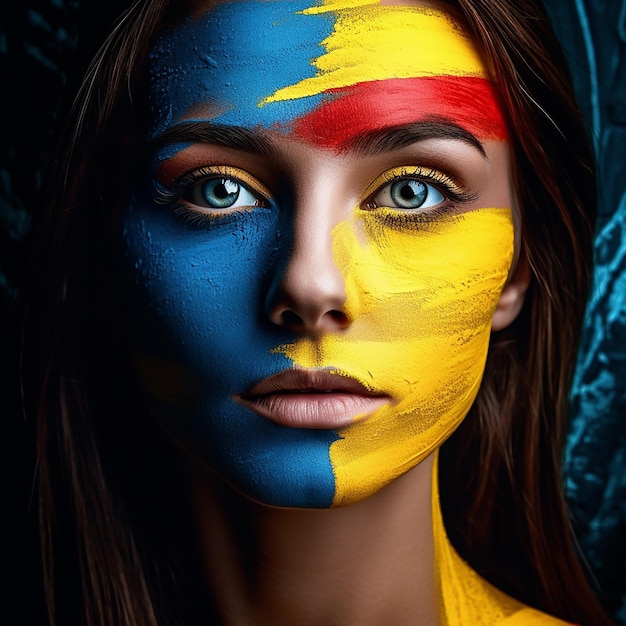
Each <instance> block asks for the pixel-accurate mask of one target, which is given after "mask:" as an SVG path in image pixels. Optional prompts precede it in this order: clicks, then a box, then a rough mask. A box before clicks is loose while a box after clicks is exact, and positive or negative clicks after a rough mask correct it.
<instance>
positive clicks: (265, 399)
mask: <svg viewBox="0 0 626 626" xmlns="http://www.w3.org/2000/svg"><path fill="white" fill-rule="evenodd" d="M150 76H151V102H152V113H153V126H152V131H151V136H150V138H149V146H148V147H149V152H150V154H151V176H150V181H149V183H148V184H146V185H144V186H140V185H138V188H137V191H136V194H135V195H134V198H133V200H132V202H131V203H130V205H129V206H128V207H127V210H126V211H125V214H124V220H123V224H124V227H123V228H124V230H123V239H124V242H125V254H126V259H127V261H128V267H129V269H130V274H131V277H132V281H131V285H130V286H131V289H130V295H129V320H130V328H131V336H132V340H133V342H134V345H135V354H136V362H137V371H138V375H139V378H140V382H141V384H142V387H143V389H144V390H145V395H146V399H147V401H148V403H149V406H150V408H151V410H152V411H153V412H154V414H155V416H156V417H157V418H158V419H159V420H160V421H161V423H162V424H163V426H164V427H165V428H166V429H167V430H168V431H169V432H170V433H171V435H172V436H173V437H174V438H175V439H176V441H178V442H179V443H180V444H181V445H182V446H183V447H185V448H187V449H188V450H189V451H190V452H191V453H192V454H193V455H195V456H196V457H198V458H199V459H201V460H202V461H204V462H205V463H206V464H207V465H208V466H209V467H210V468H211V469H212V470H214V471H215V472H216V473H217V474H218V475H220V476H221V477H222V478H223V479H224V480H226V481H228V482H229V483H230V484H231V485H233V486H234V487H235V488H236V489H238V490H240V491H241V492H243V493H244V494H246V495H247V496H249V497H250V498H252V499H255V500H257V501H260V502H263V503H265V504H269V505H275V506H289V507H329V506H340V505H345V504H350V503H353V502H357V501H359V500H362V499H363V498H366V497H368V496H369V495H370V494H372V493H374V492H376V491H377V490H379V489H381V488H382V487H384V486H385V485H387V484H389V482H391V481H392V480H394V479H395V478H396V477H398V476H400V475H402V474H403V473H405V472H406V471H408V470H409V469H411V468H413V467H415V466H416V465H417V464H418V463H419V462H420V461H421V460H422V459H423V458H425V457H426V456H427V455H428V454H430V453H431V452H432V451H433V450H434V449H436V448H437V447H438V446H439V445H440V444H441V443H442V442H443V441H444V440H445V439H446V438H447V437H448V436H449V435H450V434H451V433H452V432H453V430H454V429H455V428H456V427H457V425H458V424H459V423H460V421H461V420H462V419H463V418H464V416H465V415H466V414H467V412H468V410H469V408H470V407H471V405H472V402H473V401H474V398H475V396H476V393H477V391H478V388H479V386H480V382H481V377H482V372H483V367H484V362H485V358H486V353H487V347H488V341H489V335H490V325H491V318H492V315H493V312H494V310H495V307H496V305H497V303H498V299H499V296H500V293H501V290H502V288H503V286H504V283H505V281H506V278H507V274H508V271H509V268H510V264H511V259H512V254H513V227H512V220H511V210H510V206H511V197H510V181H509V160H508V147H507V143H506V130H505V125H504V122H503V120H502V116H501V112H500V110H499V108H498V104H497V100H496V97H495V95H494V93H493V90H492V86H491V83H490V81H489V80H488V78H487V72H486V69H485V67H484V66H483V64H482V63H481V60H480V58H479V56H478V54H477V53H476V50H475V49H474V47H473V46H472V43H471V41H470V40H469V39H468V38H467V37H465V36H464V34H463V32H462V31H461V29H460V28H459V27H458V25H457V24H455V23H454V22H453V21H451V19H449V18H448V17H447V16H446V15H445V14H444V13H441V12H439V11H435V10H433V9H425V8H420V7H415V6H410V7H409V6H401V7H390V6H380V5H379V4H378V3H376V2H366V1H364V0H360V1H359V0H352V1H345V2H330V1H329V2H324V3H321V4H320V5H319V6H317V5H316V6H310V4H309V3H308V2H297V1H296V2H294V1H289V2H286V1H276V2H267V1H258V2H236V3H225V4H221V5H219V6H217V8H215V9H213V10H212V11H211V12H210V13H208V14H205V15H201V16H199V17H196V18H194V19H192V20H189V21H188V22H185V23H184V24H182V25H180V26H178V27H177V28H176V29H175V30H174V31H172V32H171V33H169V34H167V35H165V36H164V37H163V38H162V39H161V40H160V41H159V42H158V44H157V45H156V46H155V48H154V50H153V51H152V53H151V66H150Z"/></svg>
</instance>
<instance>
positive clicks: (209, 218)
mask: <svg viewBox="0 0 626 626" xmlns="http://www.w3.org/2000/svg"><path fill="white" fill-rule="evenodd" d="M220 177H221V178H224V179H227V180H230V181H232V182H234V183H236V184H238V185H240V186H241V187H242V188H243V189H245V190H246V191H247V192H248V193H250V194H252V195H253V196H255V197H256V198H257V204H255V205H253V206H255V207H267V206H269V204H270V197H271V194H270V192H269V191H268V190H267V189H265V188H264V187H263V186H262V185H261V184H260V183H259V182H258V181H257V180H255V179H254V178H253V177H252V176H250V175H249V174H248V173H247V172H245V171H243V170H240V169H239V168H236V167H231V166H228V165H210V166H203V167H200V168H197V169H193V170H189V171H187V172H184V173H183V174H181V175H180V176H178V177H177V178H176V179H175V180H174V181H173V182H172V183H171V184H170V185H161V184H159V183H156V184H155V190H154V196H155V197H154V200H155V202H156V204H160V205H163V206H169V207H170V208H171V209H172V210H173V213H174V215H176V216H178V217H180V218H182V219H183V221H184V222H185V223H188V224H190V225H192V226H200V225H202V224H204V223H206V222H214V221H215V220H220V221H222V220H224V219H228V218H230V217H232V216H235V215H237V214H241V213H244V212H245V210H242V209H243V207H242V208H238V207H236V208H234V209H231V210H229V209H228V208H225V209H224V210H222V211H220V210H215V212H213V211H211V209H210V208H208V207H207V208H205V207H196V208H191V207H190V206H189V204H193V203H192V202H191V201H189V200H185V199H184V195H185V194H186V193H189V192H190V191H192V190H193V189H194V187H196V186H197V185H199V184H200V183H202V182H209V181H210V180H212V179H219V178H220ZM246 208H247V207H246Z"/></svg>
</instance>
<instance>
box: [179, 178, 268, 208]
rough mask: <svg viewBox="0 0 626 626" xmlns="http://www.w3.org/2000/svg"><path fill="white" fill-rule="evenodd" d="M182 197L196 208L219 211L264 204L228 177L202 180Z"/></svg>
mask: <svg viewBox="0 0 626 626" xmlns="http://www.w3.org/2000/svg"><path fill="white" fill-rule="evenodd" d="M182 197H183V199H184V200H186V201H187V202H190V203H192V204H195V205H196V206H199V207H203V208H206V209H217V210H219V209H235V208H239V207H253V206H259V204H260V203H261V202H262V201H261V200H260V198H259V197H258V196H256V195H254V194H253V193H252V192H251V191H249V190H248V189H247V188H246V187H245V186H244V185H242V184H241V183H240V182H238V181H237V180H233V179H232V178H226V177H217V178H208V179H204V180H201V181H200V182H198V183H197V184H195V185H193V186H192V187H190V188H189V189H188V190H187V191H186V192H185V193H184V194H183V196H182Z"/></svg>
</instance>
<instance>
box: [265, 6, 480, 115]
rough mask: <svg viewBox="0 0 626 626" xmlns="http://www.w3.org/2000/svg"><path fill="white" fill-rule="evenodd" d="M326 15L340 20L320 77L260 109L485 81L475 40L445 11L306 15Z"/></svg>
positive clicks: (319, 64)
mask: <svg viewBox="0 0 626 626" xmlns="http://www.w3.org/2000/svg"><path fill="white" fill-rule="evenodd" d="M364 5H367V6H364ZM344 7H348V8H347V9H344ZM326 11H335V12H337V18H336V22H335V28H334V31H333V33H332V34H331V35H330V36H329V37H328V38H326V39H325V40H324V41H323V42H322V44H323V46H324V47H325V49H326V53H325V54H323V55H321V56H320V57H318V58H317V59H315V60H314V61H313V65H314V66H315V67H316V68H317V73H316V75H315V76H313V77H311V78H306V79H304V80H302V81H300V82H299V83H296V84H295V85H290V86H287V87H284V88H282V89H279V90H277V91H276V92H275V93H273V94H272V95H270V96H268V97H267V98H265V99H264V100H262V101H261V103H260V104H261V105H262V104H266V103H269V102H277V101H280V100H292V99H294V98H303V97H306V96H311V95H316V94H319V93H322V92H323V91H326V90H328V89H336V88H339V87H346V86H349V85H355V84H357V83H361V82H365V81H372V80H386V79H389V78H417V77H420V76H441V75H448V76H480V77H485V76H486V73H485V69H484V65H483V64H482V62H481V60H480V57H479V56H478V53H477V51H476V49H475V48H474V46H473V44H472V42H471V40H470V39H469V38H468V37H466V36H465V35H464V34H463V33H462V32H461V30H460V29H459V27H458V26H457V25H456V24H455V23H454V22H453V21H451V19H450V18H449V17H448V16H446V14H445V13H442V12H441V11H436V10H434V9H426V8H423V7H388V6H378V5H373V3H367V2H331V3H328V4H327V5H324V6H321V7H313V8H311V9H308V10H306V11H303V13H310V14H311V13H322V12H326Z"/></svg>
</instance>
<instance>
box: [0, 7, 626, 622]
mask: <svg viewBox="0 0 626 626" xmlns="http://www.w3.org/2000/svg"><path fill="white" fill-rule="evenodd" d="M89 4H91V6H89ZM125 5H126V3H125V2H122V1H121V0H115V1H108V2H97V3H86V2H83V3H81V2H80V0H3V4H2V5H1V11H2V13H1V15H0V17H1V20H0V67H1V74H0V77H1V80H2V85H1V88H2V93H1V96H0V98H1V99H0V102H1V104H2V108H1V109H0V111H1V115H0V120H1V121H0V138H1V151H0V366H2V367H3V370H4V371H3V372H1V373H0V380H2V387H1V388H0V389H1V390H2V401H1V403H0V415H2V416H5V417H6V418H8V420H9V422H10V424H11V431H10V434H9V437H8V438H7V440H8V443H9V456H8V458H9V459H10V473H9V478H10V490H9V492H10V502H9V507H10V520H11V524H10V532H9V535H8V542H7V543H8V547H9V552H10V560H9V571H8V576H9V578H10V579H11V580H12V584H11V585H9V587H8V589H9V593H10V595H11V603H10V606H11V607H12V611H13V614H14V617H13V618H12V619H11V621H10V622H5V623H10V624H24V625H29V626H30V625H33V626H36V625H38V624H41V623H42V613H41V590H40V587H39V586H38V571H39V566H40V564H39V560H38V557H37V555H36V551H35V537H36V534H35V531H36V523H35V520H34V519H33V513H32V506H31V484H32V481H33V474H34V468H35V459H34V455H33V451H32V444H31V437H32V424H31V423H30V422H29V421H26V420H25V419H24V418H23V415H22V412H21V410H20V397H19V384H18V377H17V372H18V346H19V333H18V327H17V325H16V303H17V299H18V296H19V293H20V287H21V285H22V284H23V283H22V281H23V275H24V269H25V267H26V264H27V258H26V250H25V247H26V246H25V241H26V238H27V236H28V233H29V229H30V224H31V219H32V216H33V215H34V212H35V211H37V209H38V206H39V204H40V203H41V201H42V198H41V189H40V184H41V180H42V175H43V173H44V172H45V168H46V166H47V164H48V163H49V160H50V155H51V150H52V148H53V143H54V137H55V132H56V126H55V124H56V120H57V119H58V118H59V113H60V112H61V111H62V110H63V109H64V108H65V107H66V106H67V102H66V93H68V92H71V89H72V87H73V76H74V75H75V73H76V72H80V71H82V70H83V69H84V67H85V65H86V63H87V61H88V59H89V58H90V57H91V55H92V54H93V52H94V51H95V48H96V47H97V45H99V43H100V42H101V41H102V37H103V33H104V32H106V31H107V30H108V29H109V28H110V26H111V24H112V22H113V21H114V19H115V17H116V16H117V15H118V14H119V13H120V12H121V10H122V9H123V8H124V6H125ZM546 8H547V9H548V12H549V14H550V16H551V18H552V20H553V23H554V26H555V29H556V31H557V34H558V36H559V37H560V39H561V41H562V43H563V45H564V47H565V50H566V53H567V55H568V58H569V59H570V63H571V67H572V72H573V75H574V78H575V86H576V90H577V93H578V97H579V100H580V103H581V106H582V107H583V110H584V113H585V116H586V118H587V121H588V124H589V128H590V131H591V133H592V137H593V139H594V142H595V146H596V151H597V162H598V169H599V176H600V181H599V182H600V184H599V202H600V220H599V224H598V229H597V234H596V257H597V269H596V276H595V286H594V290H593V294H592V296H591V298H590V300H589V303H588V315H587V322H586V328H585V335H584V341H583V345H582V347H581V350H580V353H579V364H578V370H577V374H576V379H575V385H574V389H573V392H572V407H571V424H570V432H569V436H568V445H567V451H566V458H565V469H564V481H565V485H566V493H567V497H568V500H569V503H570V507H571V511H572V517H573V523H574V526H575V529H576V531H577V534H578V538H579V542H580V547H581V553H582V556H583V558H584V559H586V560H587V561H588V563H589V565H590V567H591V569H592V570H593V576H594V578H595V581H596V584H597V588H598V589H599V594H600V596H601V599H602V601H603V603H604V605H605V606H606V608H607V610H608V611H609V613H611V614H612V615H614V616H615V618H616V619H617V620H618V623H619V624H623V625H626V190H625V189H626V188H625V181H626V3H624V2H622V0H595V1H594V0H546ZM79 35H80V36H79ZM546 558H549V555H546ZM10 610H11V609H10ZM9 614H10V613H9ZM3 621H4V620H3Z"/></svg>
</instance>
